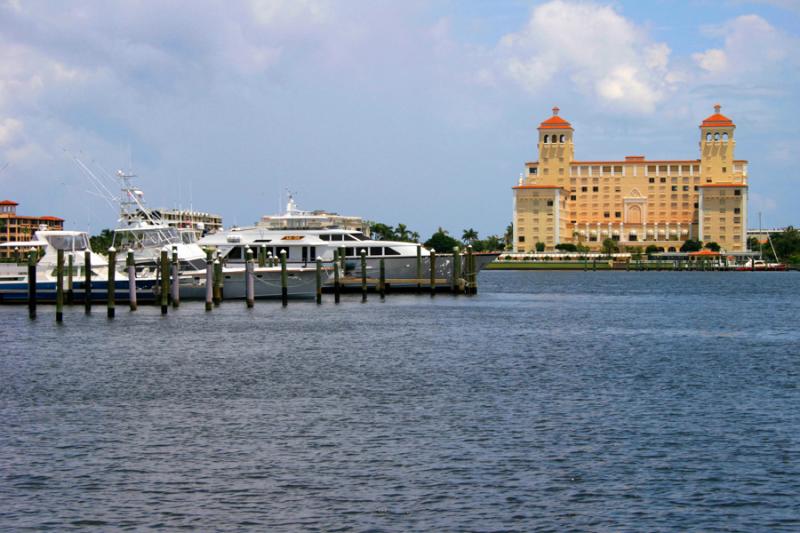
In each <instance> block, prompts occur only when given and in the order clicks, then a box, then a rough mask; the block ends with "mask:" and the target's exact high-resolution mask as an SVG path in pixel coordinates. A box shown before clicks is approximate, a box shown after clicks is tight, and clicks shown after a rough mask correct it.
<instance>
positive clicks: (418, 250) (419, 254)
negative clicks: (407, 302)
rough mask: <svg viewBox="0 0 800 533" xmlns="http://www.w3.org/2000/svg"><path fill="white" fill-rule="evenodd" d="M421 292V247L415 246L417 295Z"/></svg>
mask: <svg viewBox="0 0 800 533" xmlns="http://www.w3.org/2000/svg"><path fill="white" fill-rule="evenodd" d="M421 292H422V245H421V244H417V294H419V293H421Z"/></svg>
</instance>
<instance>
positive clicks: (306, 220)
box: [199, 195, 500, 287]
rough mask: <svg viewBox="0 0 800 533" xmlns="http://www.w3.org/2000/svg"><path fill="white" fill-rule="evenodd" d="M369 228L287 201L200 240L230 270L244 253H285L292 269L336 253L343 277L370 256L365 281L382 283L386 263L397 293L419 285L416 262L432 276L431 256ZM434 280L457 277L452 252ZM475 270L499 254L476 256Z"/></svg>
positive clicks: (440, 261) (441, 260)
mask: <svg viewBox="0 0 800 533" xmlns="http://www.w3.org/2000/svg"><path fill="white" fill-rule="evenodd" d="M366 231H367V230H366V227H365V225H364V224H363V222H362V221H361V219H359V218H357V217H343V216H339V215H335V214H331V213H324V212H320V211H302V210H300V209H298V208H297V205H296V204H295V202H294V199H293V197H292V196H291V195H289V201H288V203H287V205H286V212H285V213H284V214H282V215H274V216H265V217H263V218H262V220H261V222H259V223H258V224H257V225H255V226H252V227H245V228H233V229H230V230H228V231H221V232H217V233H215V234H213V235H207V236H205V237H203V238H202V239H200V241H199V244H201V245H204V246H209V247H214V248H216V249H217V250H218V251H219V253H220V255H221V257H222V258H223V260H224V261H225V263H226V264H227V265H228V266H233V265H237V264H241V263H243V262H244V261H245V257H246V255H245V254H246V249H247V248H250V249H251V250H252V251H253V252H254V254H259V253H261V254H268V255H269V256H272V257H278V256H279V255H280V254H281V252H285V253H286V260H287V263H288V264H292V265H300V266H308V265H309V264H312V263H313V262H314V261H315V260H316V258H317V257H319V258H320V259H322V261H324V262H330V261H332V260H333V258H334V251H336V250H338V251H339V252H340V253H343V254H344V257H345V275H346V276H351V277H360V276H361V253H362V251H364V252H365V255H366V268H367V272H366V274H367V277H368V278H370V279H371V280H374V279H375V278H377V277H378V270H379V268H380V260H381V259H383V260H384V265H385V269H386V274H385V275H386V280H387V282H389V283H391V284H392V286H395V287H403V286H412V285H416V283H417V281H416V280H417V279H418V278H419V277H420V276H418V272H417V256H418V255H419V258H420V270H421V276H422V278H425V279H427V278H428V277H429V274H430V250H428V249H426V248H425V247H423V246H422V245H421V244H419V243H414V242H402V241H388V240H376V239H372V238H370V237H368V236H367V235H366ZM437 252H442V254H441V255H438V254H437V259H436V278H437V279H439V280H442V279H449V277H450V276H451V275H452V271H453V257H452V250H437ZM474 255H475V264H476V268H477V270H480V269H481V268H483V267H484V266H485V265H486V264H488V263H490V262H491V261H493V260H494V259H495V258H496V257H497V256H498V255H500V254H499V252H498V253H494V252H488V253H487V252H481V253H475V254H474Z"/></svg>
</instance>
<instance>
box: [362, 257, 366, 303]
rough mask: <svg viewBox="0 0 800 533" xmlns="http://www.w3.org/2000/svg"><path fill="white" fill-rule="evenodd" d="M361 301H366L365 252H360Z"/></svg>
mask: <svg viewBox="0 0 800 533" xmlns="http://www.w3.org/2000/svg"><path fill="white" fill-rule="evenodd" d="M361 301H362V302H366V301H367V251H366V250H364V249H362V250H361Z"/></svg>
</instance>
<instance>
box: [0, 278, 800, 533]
mask: <svg viewBox="0 0 800 533" xmlns="http://www.w3.org/2000/svg"><path fill="white" fill-rule="evenodd" d="M799 291H800V274H798V273H793V272H788V273H759V272H755V273H746V272H742V273H734V272H723V273H716V272H707V273H705V272H627V273H626V272H483V273H481V275H480V294H479V295H478V296H476V297H471V298H469V297H464V296H460V297H452V296H447V295H443V294H440V295H437V296H436V297H435V298H430V297H429V296H416V295H389V296H388V298H387V300H386V302H384V303H381V302H380V301H379V299H378V298H377V296H372V295H371V296H370V300H369V302H368V303H366V304H362V303H360V298H359V296H358V295H352V296H350V295H348V296H346V297H344V298H343V302H342V303H341V304H340V305H338V306H335V305H334V304H333V303H332V297H331V296H327V295H326V297H325V298H326V299H325V303H324V304H323V305H322V306H316V305H315V304H314V303H313V302H291V303H290V305H289V307H288V308H286V309H282V308H281V307H280V305H279V304H276V303H275V302H258V303H257V304H256V308H255V309H254V310H247V309H245V306H244V303H240V302H226V303H223V305H222V306H221V307H220V308H217V309H215V310H214V311H213V312H211V313H206V312H205V311H204V310H203V306H202V304H184V305H182V306H181V308H180V309H179V310H177V311H172V310H170V314H169V315H168V316H167V317H162V316H160V314H159V310H158V308H140V310H139V311H137V312H135V313H129V312H128V311H127V309H126V308H124V307H120V308H119V309H118V311H117V318H116V319H115V320H113V321H108V320H107V319H106V317H105V312H104V309H102V308H98V309H96V311H95V313H94V314H93V315H92V316H89V317H87V316H84V314H83V309H82V308H81V307H75V308H68V309H67V310H66V312H65V318H64V324H63V325H61V326H59V325H57V324H56V323H55V320H54V316H51V315H54V311H53V308H52V307H46V306H42V307H40V309H39V318H38V319H37V320H36V321H29V320H28V318H27V312H26V309H25V308H24V307H8V306H6V307H0V322H1V323H2V326H0V502H2V504H0V529H3V530H21V529H25V528H30V529H36V530H47V529H50V530H57V531H63V530H67V529H71V528H85V527H87V526H94V528H95V529H97V530H102V531H107V530H116V529H131V530H133V529H137V530H138V529H144V528H149V527H164V528H167V529H173V528H179V527H183V528H193V529H197V530H201V531H211V530H261V531H297V530H308V531H398V530H415V531H466V530H469V531H533V530H536V531H570V530H575V531H632V530H638V531H690V530H693V531H797V530H798V529H799V528H800V510H799V509H800V506H799V502H800V500H799V499H798V498H800V496H798V495H800V409H798V406H800V389H799V388H798V383H799V382H800V331H799V330H798V322H797V319H798V317H799V316H800V298H798V296H797V295H798V293H799Z"/></svg>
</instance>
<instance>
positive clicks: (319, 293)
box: [317, 257, 322, 305]
mask: <svg viewBox="0 0 800 533" xmlns="http://www.w3.org/2000/svg"><path fill="white" fill-rule="evenodd" d="M321 303H322V258H321V257H317V305H319V304H321Z"/></svg>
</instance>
